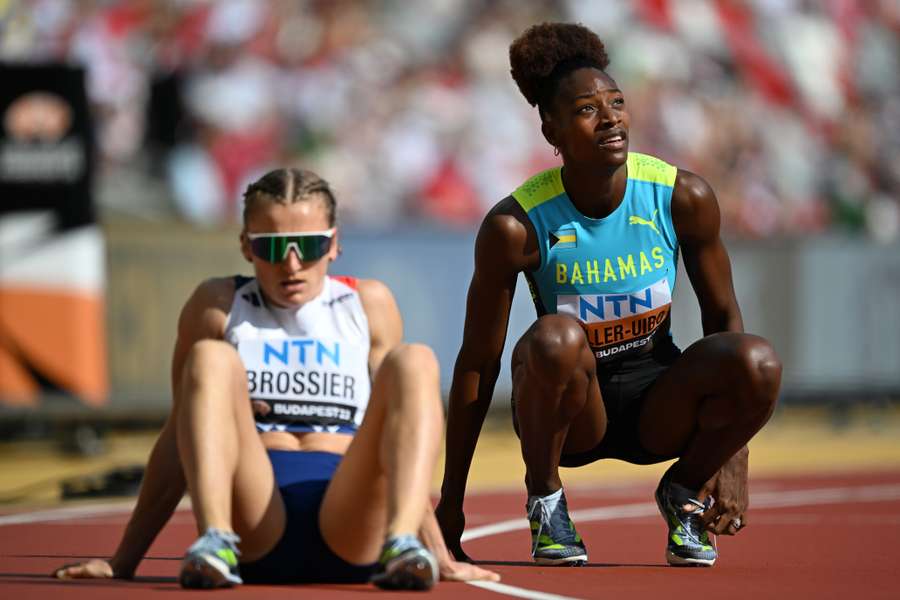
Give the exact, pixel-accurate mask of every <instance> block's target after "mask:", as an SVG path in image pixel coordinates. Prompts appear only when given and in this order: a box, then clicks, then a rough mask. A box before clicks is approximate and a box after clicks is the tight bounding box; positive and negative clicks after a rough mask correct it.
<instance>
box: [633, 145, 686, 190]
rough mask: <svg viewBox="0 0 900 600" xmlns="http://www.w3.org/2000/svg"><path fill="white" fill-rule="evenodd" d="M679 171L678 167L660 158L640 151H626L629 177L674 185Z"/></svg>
mask: <svg viewBox="0 0 900 600" xmlns="http://www.w3.org/2000/svg"><path fill="white" fill-rule="evenodd" d="M679 173H681V171H680V170H679V169H678V167H675V166H674V165H670V164H669V163H667V162H666V161H664V160H662V159H661V158H657V157H655V156H652V155H650V154H642V153H640V152H629V153H628V178H629V179H634V180H637V181H644V182H647V183H653V184H658V185H664V186H668V187H674V186H675V185H676V180H677V177H678V174H679Z"/></svg>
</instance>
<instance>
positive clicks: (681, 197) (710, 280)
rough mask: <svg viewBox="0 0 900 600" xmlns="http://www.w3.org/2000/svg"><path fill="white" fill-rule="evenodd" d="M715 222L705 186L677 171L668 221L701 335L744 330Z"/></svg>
mask: <svg viewBox="0 0 900 600" xmlns="http://www.w3.org/2000/svg"><path fill="white" fill-rule="evenodd" d="M719 221H720V216H719V204H718V202H717V200H716V196H715V194H714V193H713V190H712V188H711V187H709V184H708V183H706V181H704V180H703V179H702V178H700V177H699V176H698V175H695V174H693V173H691V172H690V171H678V178H677V180H676V182H675V191H674V193H673V195H672V222H673V224H674V225H675V231H676V233H677V234H678V241H679V244H680V245H681V252H682V256H683V257H684V266H685V269H686V270H687V274H688V277H689V278H690V280H691V285H692V287H693V288H694V292H695V293H696V294H697V300H698V301H699V303H700V315H701V320H702V323H703V335H710V334H713V333H718V332H720V331H737V332H743V331H744V322H743V320H742V318H741V309H740V308H739V307H738V303H737V298H736V297H735V294H734V283H733V282H732V280H731V261H730V260H729V258H728V252H727V251H726V250H725V246H724V244H722V239H721V238H720V237H719Z"/></svg>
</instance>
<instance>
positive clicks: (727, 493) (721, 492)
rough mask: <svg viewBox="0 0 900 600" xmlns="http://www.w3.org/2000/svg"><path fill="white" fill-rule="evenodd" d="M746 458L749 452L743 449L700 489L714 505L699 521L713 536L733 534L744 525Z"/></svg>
mask: <svg viewBox="0 0 900 600" xmlns="http://www.w3.org/2000/svg"><path fill="white" fill-rule="evenodd" d="M749 458H750V451H749V450H748V449H747V447H746V446H744V447H743V448H741V449H740V450H739V451H738V453H737V454H735V455H734V456H732V457H731V458H730V459H729V460H728V462H726V463H725V464H724V465H723V466H722V468H721V469H719V472H718V473H716V474H715V475H714V476H713V478H712V479H710V480H709V481H707V482H706V484H705V485H704V486H703V492H706V493H707V494H709V495H710V496H712V497H713V500H715V502H714V503H713V506H712V508H710V509H709V510H707V511H706V512H704V513H703V516H702V517H701V518H702V519H703V522H704V523H705V525H706V529H708V530H709V531H711V532H713V533H715V534H716V535H735V534H736V533H737V532H738V531H740V530H741V529H743V528H744V527H746V526H747V517H746V512H747V507H748V506H749V505H750V489H749V486H748V485H747V477H748V473H749V469H748V465H749ZM701 495H702V492H701Z"/></svg>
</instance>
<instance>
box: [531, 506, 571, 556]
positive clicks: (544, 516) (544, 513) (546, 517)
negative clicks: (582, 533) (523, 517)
mask: <svg viewBox="0 0 900 600" xmlns="http://www.w3.org/2000/svg"><path fill="white" fill-rule="evenodd" d="M565 506H566V501H565V499H564V498H560V500H559V503H558V504H557V505H556V514H557V515H559V517H560V518H562V514H564V513H566V511H565V510H564V509H565ZM538 507H540V515H539V518H538V519H537V522H538V530H537V533H536V534H535V536H534V545H532V547H531V557H532V558H534V555H535V554H536V553H537V549H538V545H539V544H540V543H541V533H543V531H544V523H545V522H546V523H547V525H548V527H549V530H550V531H551V532H552V531H553V529H554V527H553V515H552V514H551V513H550V511H549V510H548V509H547V505H546V504H545V503H544V499H543V498H538V499H537V500H535V501H534V504H533V505H532V506H531V510H530V511H528V520H529V521H534V520H535V519H534V513H535V509H536V508H538ZM561 509H563V510H561ZM568 525H569V524H568V522H566V523H564V524H563V526H564V527H567V526H568ZM573 537H574V536H573ZM553 541H554V542H566V541H568V540H557V539H555V538H554V540H553Z"/></svg>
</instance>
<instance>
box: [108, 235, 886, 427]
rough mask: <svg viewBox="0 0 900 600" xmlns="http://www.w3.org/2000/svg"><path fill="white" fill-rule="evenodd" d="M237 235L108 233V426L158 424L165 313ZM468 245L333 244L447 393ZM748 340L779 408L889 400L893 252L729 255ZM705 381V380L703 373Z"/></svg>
mask: <svg viewBox="0 0 900 600" xmlns="http://www.w3.org/2000/svg"><path fill="white" fill-rule="evenodd" d="M237 236H238V231H237V230H236V229H234V230H227V231H204V230H196V229H192V228H188V227H184V226H177V225H152V226H151V225H145V224H140V225H136V224H133V225H132V224H116V225H114V226H108V227H107V248H108V256H109V264H108V269H109V289H108V322H107V325H108V330H109V364H110V371H111V377H112V381H111V383H112V397H111V401H110V405H109V407H108V408H106V409H104V414H107V415H120V416H121V415H148V416H152V415H156V416H159V415H162V414H163V413H164V412H165V411H166V410H167V409H168V406H169V397H170V393H169V373H168V371H169V360H170V356H171V351H172V345H173V343H174V337H175V327H176V323H177V318H178V313H179V310H180V308H181V306H182V305H183V303H184V301H185V300H186V299H187V297H188V296H189V295H190V293H191V291H192V290H193V288H194V287H195V286H196V285H197V283H198V282H200V281H201V280H203V279H204V278H206V277H210V276H214V275H229V274H235V273H239V272H242V273H249V265H248V264H247V263H245V262H244V261H243V258H242V257H241V256H240V254H239V252H238V245H237V244H238V242H237ZM472 241H473V234H471V233H452V232H446V231H433V230H427V231H426V230H417V231H406V232H386V233H374V232H366V233H362V232H352V231H350V232H344V236H343V241H342V245H343V250H344V252H343V254H342V255H341V257H340V258H339V260H338V262H337V263H336V264H335V265H334V266H333V269H332V271H333V272H335V273H342V274H350V275H357V276H367V277H375V278H379V279H382V280H383V281H385V282H386V283H388V284H389V285H390V286H391V288H392V290H393V291H394V294H395V295H396V297H397V301H398V303H399V305H400V308H401V311H402V313H403V315H404V319H405V324H406V339H407V340H410V341H421V342H425V343H428V344H430V345H431V346H432V347H434V349H435V351H436V353H437V355H438V358H439V359H440V362H441V367H442V382H443V386H444V389H445V391H446V389H447V388H449V383H450V377H451V374H452V369H453V362H454V360H455V357H456V352H457V351H458V349H459V348H458V345H459V342H460V339H461V334H462V324H463V317H464V310H465V296H466V289H467V287H468V283H469V277H470V276H471V269H472ZM729 251H730V253H731V257H732V263H733V267H734V274H735V285H736V289H737V293H738V298H739V300H740V302H741V307H742V309H743V313H744V319H745V324H746V328H747V331H749V332H752V333H757V334H760V335H763V336H765V337H767V338H768V339H770V340H771V341H772V343H773V344H774V345H775V347H776V348H777V349H778V351H779V353H780V354H781V356H782V358H783V361H784V364H785V370H784V388H783V390H784V398H785V399H786V400H787V401H791V400H795V401H796V400H813V401H828V402H833V401H836V400H841V401H843V400H865V399H872V398H887V397H895V398H897V397H900V368H898V367H900V303H898V301H897V300H898V298H900V247H898V246H896V245H895V246H890V247H888V246H879V245H873V244H871V243H869V242H865V241H861V240H849V239H836V238H818V239H809V240H797V241H777V242H765V243H759V242H756V243H730V244H729ZM675 298H676V300H675V309H674V335H675V339H676V342H677V343H678V344H679V345H681V346H682V347H684V346H687V345H688V344H689V343H690V342H691V341H693V340H695V339H696V338H698V337H699V335H700V319H699V310H698V309H697V307H696V300H695V299H694V295H693V293H692V292H691V291H690V284H689V282H688V279H687V277H686V275H684V273H682V274H681V276H680V278H679V284H678V286H677V289H676V294H675ZM533 318H534V309H533V307H532V306H531V304H530V297H529V295H528V293H527V289H526V287H525V285H524V283H522V282H520V287H519V289H518V291H517V294H516V300H515V303H514V307H513V313H512V318H511V323H510V333H509V338H508V339H509V342H508V344H507V350H506V357H505V358H504V370H503V372H502V373H501V376H500V380H499V382H498V386H497V394H496V396H495V402H496V403H504V402H505V395H506V393H507V391H508V389H509V375H508V361H509V349H510V348H509V347H510V346H511V345H512V343H513V341H514V340H515V339H516V338H517V337H518V336H519V335H520V334H521V332H522V331H524V329H525V328H526V327H527V326H528V325H529V324H530V322H531V321H532V319H533ZM711 375H712V374H711Z"/></svg>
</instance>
